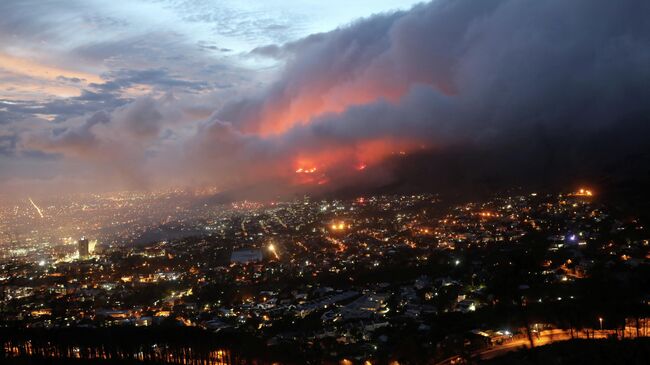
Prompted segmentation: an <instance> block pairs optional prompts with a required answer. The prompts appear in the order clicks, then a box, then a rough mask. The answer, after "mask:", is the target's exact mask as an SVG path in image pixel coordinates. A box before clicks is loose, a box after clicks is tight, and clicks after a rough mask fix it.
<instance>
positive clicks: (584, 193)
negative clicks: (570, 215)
mask: <svg viewBox="0 0 650 365" xmlns="http://www.w3.org/2000/svg"><path fill="white" fill-rule="evenodd" d="M574 195H575V196H593V195H594V193H593V192H592V191H591V190H589V189H580V190H578V191H577V192H576V193H575V194H574Z"/></svg>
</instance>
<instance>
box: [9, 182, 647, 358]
mask: <svg viewBox="0 0 650 365" xmlns="http://www.w3.org/2000/svg"><path fill="white" fill-rule="evenodd" d="M187 196H188V193H186V192H182V191H176V192H167V193H164V194H162V193H161V194H150V195H135V194H134V195H130V194H120V195H118V196H109V195H106V196H97V195H95V196H88V197H86V198H85V199H82V200H70V201H65V200H62V199H61V200H57V201H56V202H54V203H51V204H50V203H48V204H46V205H41V206H42V208H39V209H40V211H41V212H40V213H39V211H38V210H37V209H36V206H33V205H32V202H30V201H23V202H21V204H19V205H13V206H5V207H4V208H3V216H2V218H3V221H5V222H14V219H15V220H21V221H22V222H24V223H25V225H26V226H29V227H31V231H25V232H24V233H22V236H20V237H19V238H18V239H20V241H22V242H26V243H28V244H26V245H25V246H21V247H18V248H14V249H3V251H5V252H7V253H5V256H4V257H3V260H2V263H1V265H2V268H3V272H4V273H5V275H4V276H3V277H1V278H0V280H1V281H0V283H1V285H2V293H3V298H2V303H1V304H2V308H3V311H2V313H3V315H2V322H3V323H4V324H5V326H7V325H8V326H10V327H17V328H24V329H66V328H82V329H89V328H104V329H105V328H113V327H116V328H131V327H150V328H161V329H164V328H170V327H192V328H196V329H200V331H207V332H210V333H214V334H216V335H218V336H226V337H227V336H233V335H235V334H237V335H239V334H242V335H245V336H250V338H251V341H253V343H255V346H264V347H266V348H267V349H265V350H264V351H260V352H259V353H260V354H262V353H264V354H268V356H269V358H267V359H264V360H266V361H277V360H284V361H288V360H290V359H286V358H285V359H283V358H282V355H281V354H282V349H286V348H294V349H300V353H294V354H293V357H294V360H295V358H296V356H300V357H299V358H302V359H323V360H324V361H330V362H332V363H335V362H339V361H344V360H347V359H349V360H347V361H354V362H357V363H363V362H366V361H367V362H369V363H374V361H376V359H392V360H393V361H396V362H399V361H400V360H402V361H404V360H405V359H406V361H407V363H409V362H408V361H411V362H413V361H424V360H431V359H436V360H439V361H444V360H445V359H453V358H455V357H459V358H460V357H461V356H466V355H467V353H470V354H473V355H472V356H476V357H478V358H481V356H483V358H491V357H493V356H497V355H500V354H503V353H506V352H507V350H512V349H516V348H518V347H525V346H529V345H530V343H533V345H534V343H535V341H538V342H539V343H540V344H542V343H545V342H553V341H559V340H567V339H571V338H606V337H611V336H615V337H621V338H636V337H645V336H650V328H648V324H650V321H648V319H647V317H645V316H644V315H645V314H647V312H648V310H649V309H650V292H649V291H648V290H647V288H648V287H649V286H648V276H647V274H648V269H649V268H650V266H648V264H649V263H650V242H649V241H648V239H649V238H650V237H649V236H648V231H647V228H645V227H644V225H643V224H642V223H641V222H639V221H638V220H637V219H635V218H634V217H630V216H629V215H621V216H617V215H616V214H614V213H612V211H611V210H610V209H608V207H607V205H606V204H604V203H603V202H601V201H599V200H598V196H597V194H596V193H595V192H592V191H591V190H590V189H586V188H580V189H577V190H576V191H574V192H569V193H560V194H541V193H539V194H538V193H526V194H524V193H522V192H520V194H518V195H498V196H495V197H493V198H492V199H490V200H486V201H484V202H467V203H463V204H460V205H453V204H452V205H447V204H445V203H444V201H443V200H441V198H440V197H439V196H437V195H432V194H421V195H409V196H401V195H392V196H364V197H358V198H354V199H347V200H315V199H311V198H310V197H308V196H305V197H301V198H296V199H294V200H292V201H289V202H265V203H262V202H252V201H242V202H234V203H230V204H226V205H208V204H193V205H188V206H187V207H184V208H181V207H179V206H177V201H178V200H179V199H180V197H183V198H185V200H186V201H192V200H193V199H188V198H187ZM193 196H194V198H195V199H197V200H196V201H201V195H200V194H194V195H193ZM77 199H79V198H77ZM82 201H83V203H81V202H82ZM152 205H155V206H156V209H155V211H156V213H157V214H158V217H156V218H155V219H154V217H153V216H143V215H139V216H140V217H142V219H143V220H144V221H148V222H149V223H148V224H147V223H143V222H142V223H141V222H140V221H135V220H134V218H133V217H134V216H135V215H136V214H134V212H142V211H147V210H149V209H150V208H151V207H152ZM88 210H90V211H91V212H92V213H90V214H88V215H89V216H91V217H93V218H94V219H93V220H85V219H79V216H78V215H77V214H79V212H82V211H88ZM170 211H175V212H176V213H175V216H176V217H178V218H177V219H178V220H176V219H171V218H170V216H167V214H169V213H168V212H170ZM43 220H47V221H48V223H44V222H41V221H43ZM66 222H74V225H77V227H73V229H76V230H77V232H76V235H77V236H81V235H82V234H83V235H86V237H88V238H81V237H79V238H78V239H74V238H70V236H69V234H74V233H71V232H70V231H68V230H67V229H69V228H65V227H67V226H69V224H66ZM126 223H129V224H126ZM124 227H130V228H129V229H125V228H124ZM161 227H163V228H161ZM161 229H164V230H165V231H168V232H170V233H168V234H167V235H168V236H170V237H176V238H169V239H166V240H151V241H146V240H143V241H142V243H139V244H136V245H131V244H118V243H116V242H119V240H122V242H130V241H125V240H127V239H133V238H134V237H151V236H150V235H149V231H154V232H158V231H159V230H161ZM5 230H6V231H5ZM5 232H7V233H8V232H10V230H9V229H7V228H4V229H3V233H5ZM57 235H61V236H59V237H57ZM4 237H6V238H4V240H5V241H3V243H4V244H5V245H7V247H15V245H13V244H12V241H10V239H16V238H14V237H15V236H14V235H6V236H4ZM95 237H96V238H95ZM45 239H47V240H48V241H41V240H45ZM91 242H92V244H91ZM14 243H15V242H14ZM93 246H94V247H93ZM43 247H46V248H48V249H47V250H43V249H42V248H43ZM614 273H616V274H614ZM611 277H613V278H611ZM621 283H625V285H622V284H621ZM594 287H597V288H598V291H593V290H594ZM599 291H600V293H599ZM614 299H616V300H617V302H615V303H612V302H608V300H610V301H611V300H614ZM549 334H550V335H549ZM405 336H408V337H409V339H408V342H407V343H404V342H403V339H404V338H405ZM548 336H551V337H548ZM553 336H555V339H554V338H553ZM413 338H417V339H418V340H417V341H416V342H417V343H418V345H415V344H414V343H413ZM136 344H137V341H136ZM155 345H156V344H154V346H155ZM50 346H52V345H50ZM137 346H142V347H144V346H145V345H144V344H137ZM405 346H407V348H409V350H406V351H405ZM413 346H417V347H416V348H410V347H413ZM29 348H30V347H29V344H28V343H27V342H22V343H20V342H17V343H13V342H5V345H4V351H5V353H6V354H8V355H9V356H20V355H23V354H24V353H25V351H27V352H28V351H30V350H29ZM149 350H150V349H149ZM212 350H213V351H224V350H223V349H220V348H214V349H212ZM413 350H417V352H416V353H417V357H415V358H413V356H414V355H413V353H409V352H408V351H413ZM44 351H50V350H49V349H47V348H46V349H44ZM76 351H77V352H75V353H74V354H72V356H73V357H74V356H76V357H82V356H83V357H85V358H88V359H92V358H93V356H97V357H99V358H102V357H106V356H109V355H107V354H106V353H103V352H98V350H97V349H92V348H91V349H80V348H79V347H77V350H76ZM93 351H95V352H93ZM233 351H234V350H233ZM239 351H242V350H239ZM294 351H295V350H294ZM215 353H216V352H215ZM163 354H165V353H164V352H155V351H148V350H147V349H144V348H140V349H139V350H138V351H137V352H134V353H132V354H131V355H129V356H133V358H134V359H138V358H140V359H144V360H161V359H163ZM56 356H60V357H61V358H66V355H61V354H59V355H56ZM124 356H125V359H127V358H128V357H126V355H124ZM166 356H171V355H166ZM183 356H188V355H183ZM220 356H221V355H220ZM265 356H266V355H265ZM83 357H82V358H83ZM274 357H279V358H274ZM187 359H188V361H190V362H191V361H196V359H193V358H192V357H191V356H188V357H187ZM212 360H213V362H212V363H220V362H219V361H223V362H224V363H226V360H225V358H223V356H222V357H219V356H217V355H214V356H213V358H212Z"/></svg>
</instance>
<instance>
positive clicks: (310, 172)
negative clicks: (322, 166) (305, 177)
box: [296, 167, 318, 174]
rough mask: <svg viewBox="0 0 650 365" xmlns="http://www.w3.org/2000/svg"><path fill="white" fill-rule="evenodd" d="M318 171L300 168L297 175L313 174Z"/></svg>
mask: <svg viewBox="0 0 650 365" xmlns="http://www.w3.org/2000/svg"><path fill="white" fill-rule="evenodd" d="M316 171H318V169H317V168H316V167H311V168H305V167H300V168H298V169H297V170H296V174H313V173H315V172H316Z"/></svg>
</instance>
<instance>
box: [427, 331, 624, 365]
mask: <svg viewBox="0 0 650 365" xmlns="http://www.w3.org/2000/svg"><path fill="white" fill-rule="evenodd" d="M589 333H590V335H589V338H607V337H608V336H610V335H614V334H616V331H614V330H603V331H600V330H596V331H591V330H590V331H589ZM573 338H587V336H586V334H585V332H583V331H580V332H578V331H574V332H573ZM570 339H572V337H571V332H570V331H566V330H561V329H553V330H547V331H542V332H540V333H539V336H534V337H533V344H534V346H535V347H538V346H544V345H548V344H551V343H554V342H561V341H567V340H570ZM529 347H530V341H528V338H527V337H523V338H514V339H512V340H511V341H508V342H506V343H504V344H501V345H494V346H490V347H488V348H486V349H481V350H479V351H476V352H474V353H473V354H472V356H473V357H476V358H480V359H481V360H489V359H493V358H495V357H499V356H502V355H505V354H507V353H508V352H511V351H517V350H519V349H522V348H529ZM458 359H459V357H458V356H454V357H451V358H448V359H445V360H443V361H441V362H438V363H436V365H450V364H455V363H457V360H458Z"/></svg>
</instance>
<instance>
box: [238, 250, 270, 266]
mask: <svg viewBox="0 0 650 365" xmlns="http://www.w3.org/2000/svg"><path fill="white" fill-rule="evenodd" d="M262 258H263V256H262V251H261V250H235V251H233V252H232V255H230V262H231V263H238V264H247V263H249V262H259V261H262Z"/></svg>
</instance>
